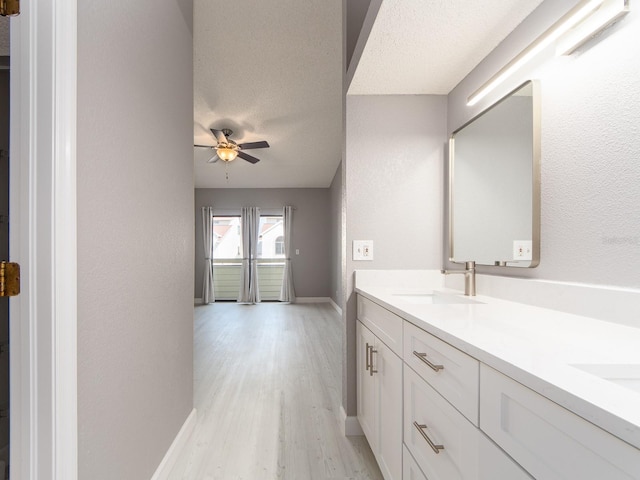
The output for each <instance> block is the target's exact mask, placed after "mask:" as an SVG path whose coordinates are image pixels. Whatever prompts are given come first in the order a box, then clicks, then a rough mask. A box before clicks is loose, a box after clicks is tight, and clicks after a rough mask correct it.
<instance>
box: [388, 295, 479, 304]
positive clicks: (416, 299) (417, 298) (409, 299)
mask: <svg viewBox="0 0 640 480" xmlns="http://www.w3.org/2000/svg"><path fill="white" fill-rule="evenodd" d="M393 296H394V297H398V299H399V300H401V301H403V302H406V303H410V304H412V305H432V304H457V303H462V304H465V303H466V304H471V303H482V302H479V301H478V300H474V299H473V298H471V297H465V296H462V295H451V294H443V293H394V294H393Z"/></svg>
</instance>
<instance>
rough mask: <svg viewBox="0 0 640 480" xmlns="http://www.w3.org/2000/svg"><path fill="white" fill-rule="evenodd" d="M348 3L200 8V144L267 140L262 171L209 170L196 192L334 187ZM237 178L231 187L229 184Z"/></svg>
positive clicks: (204, 169)
mask: <svg viewBox="0 0 640 480" xmlns="http://www.w3.org/2000/svg"><path fill="white" fill-rule="evenodd" d="M342 68H343V67H342V1H341V0H260V1H255V0H233V1H230V2H226V1H221V0H195V2H194V97H195V99H194V114H195V118H194V143H197V144H207V145H213V144H214V139H213V136H212V135H211V132H210V131H209V128H212V127H213V128H217V129H222V128H231V129H232V130H233V131H234V135H233V136H232V137H231V138H232V139H234V140H236V141H237V142H239V143H241V142H252V141H257V140H267V141H268V142H269V144H270V145H271V148H268V149H259V150H251V151H248V152H247V153H250V154H251V155H254V156H256V157H258V158H259V159H260V160H261V161H260V162H259V163H257V164H255V165H252V164H250V163H248V162H246V161H244V160H242V159H239V158H238V159H236V160H234V161H233V162H231V163H230V164H228V165H225V164H224V163H223V162H222V161H218V162H217V163H213V164H209V163H207V160H208V158H210V157H211V153H210V151H208V150H206V149H194V162H195V185H196V187H199V188H200V187H229V188H237V187H247V188H254V187H263V188H269V187H328V186H329V185H330V184H331V180H332V179H333V176H334V174H335V172H336V169H337V167H338V164H339V163H340V159H341V155H342V99H341V96H342ZM226 173H228V180H227V179H226Z"/></svg>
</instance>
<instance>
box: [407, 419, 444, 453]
mask: <svg viewBox="0 0 640 480" xmlns="http://www.w3.org/2000/svg"><path fill="white" fill-rule="evenodd" d="M413 426H414V427H416V428H417V429H418V431H419V432H420V435H422V438H424V439H425V440H426V442H427V443H428V444H429V446H430V447H431V450H433V453H436V454H438V453H440V450H444V445H436V444H435V443H433V440H431V439H430V438H429V437H428V436H427V434H426V433H425V430H426V429H427V426H426V425H420V424H418V422H413Z"/></svg>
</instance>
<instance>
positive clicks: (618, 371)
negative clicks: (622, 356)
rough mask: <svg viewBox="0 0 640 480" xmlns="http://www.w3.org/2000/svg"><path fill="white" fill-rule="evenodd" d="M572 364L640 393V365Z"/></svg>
mask: <svg viewBox="0 0 640 480" xmlns="http://www.w3.org/2000/svg"><path fill="white" fill-rule="evenodd" d="M571 366H572V367H574V368H577V369H578V370H582V371H583V372H586V373H588V374H590V375H594V376H596V377H599V378H601V379H603V380H607V381H609V382H612V383H615V384H616V385H620V386H621V387H625V388H628V389H630V390H634V391H636V392H638V393H640V365H633V364H622V365H615V364H601V365H600V364H572V365H571Z"/></svg>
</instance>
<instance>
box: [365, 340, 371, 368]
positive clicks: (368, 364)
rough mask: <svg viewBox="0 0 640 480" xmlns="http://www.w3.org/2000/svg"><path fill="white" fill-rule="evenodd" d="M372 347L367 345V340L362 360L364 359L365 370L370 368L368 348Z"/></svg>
mask: <svg viewBox="0 0 640 480" xmlns="http://www.w3.org/2000/svg"><path fill="white" fill-rule="evenodd" d="M370 348H372V347H371V345H369V342H367V348H366V351H365V354H364V361H365V365H366V366H365V370H369V369H370V368H371V364H370V363H369V349H370Z"/></svg>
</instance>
